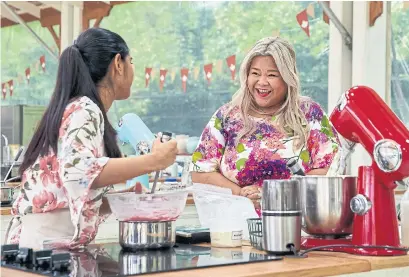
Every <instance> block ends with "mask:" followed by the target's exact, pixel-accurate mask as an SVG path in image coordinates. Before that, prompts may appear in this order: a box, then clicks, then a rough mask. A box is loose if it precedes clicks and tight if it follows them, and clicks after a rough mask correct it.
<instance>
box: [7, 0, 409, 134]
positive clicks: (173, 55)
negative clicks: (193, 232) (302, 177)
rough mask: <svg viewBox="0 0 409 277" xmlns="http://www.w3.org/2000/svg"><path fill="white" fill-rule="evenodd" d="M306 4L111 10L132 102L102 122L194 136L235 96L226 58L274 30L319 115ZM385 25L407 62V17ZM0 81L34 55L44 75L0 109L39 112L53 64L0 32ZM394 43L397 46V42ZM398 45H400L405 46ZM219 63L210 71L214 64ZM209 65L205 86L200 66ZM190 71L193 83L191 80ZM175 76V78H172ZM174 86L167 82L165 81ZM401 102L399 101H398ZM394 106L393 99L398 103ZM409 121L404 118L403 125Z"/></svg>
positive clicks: (26, 42) (318, 72)
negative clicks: (129, 72)
mask: <svg viewBox="0 0 409 277" xmlns="http://www.w3.org/2000/svg"><path fill="white" fill-rule="evenodd" d="M310 3H311V2H293V1H279V2H264V1H263V2H235V1H234V2H233V1H231V2H229V1H225V2H187V1H181V2H167V1H166V2H165V1H164V2H130V3H126V4H121V5H117V6H115V7H114V8H113V9H112V11H111V14H110V16H109V17H107V18H105V19H104V20H103V21H102V23H101V27H103V28H107V29H110V30H112V31H114V32H117V33H119V34H120V35H121V36H122V37H124V39H125V40H126V41H127V43H128V45H129V47H130V49H131V55H132V56H133V58H134V66H135V79H134V83H133V86H132V95H131V97H130V99H128V100H126V101H116V102H115V103H114V105H113V106H112V108H111V110H110V112H109V117H110V119H111V120H112V121H117V120H118V119H119V117H121V116H122V115H124V114H125V113H130V112H132V113H137V114H138V115H140V116H141V118H142V119H143V120H144V122H145V123H146V124H147V125H148V126H149V127H150V128H151V129H152V131H154V132H159V131H166V130H167V131H171V132H175V133H185V134H189V135H196V136H197V135H200V133H201V131H202V130H203V128H204V126H205V124H206V123H207V122H208V120H209V119H210V117H211V115H212V114H213V113H214V112H215V111H216V110H217V108H219V107H220V106H221V105H223V104H224V103H226V102H228V101H229V100H230V99H231V96H232V94H233V93H234V92H235V91H236V90H237V89H238V87H239V83H238V80H237V78H238V75H237V74H236V80H234V81H233V80H231V75H230V71H229V69H228V68H227V63H226V60H225V59H226V58H227V57H228V56H230V55H233V54H235V55H236V71H237V72H238V69H239V66H240V62H241V61H242V59H243V58H244V55H245V54H246V52H247V50H248V49H249V48H250V47H251V46H252V45H253V44H254V43H255V42H256V41H257V40H259V39H260V38H262V37H266V36H270V35H271V34H272V33H273V32H274V31H277V30H280V36H282V37H284V38H286V39H288V40H289V41H290V42H291V43H292V44H293V45H294V47H295V50H296V53H297V64H298V70H299V73H300V80H301V84H302V93H303V94H304V95H308V96H310V97H312V98H313V99H314V100H316V101H317V102H318V103H320V104H321V105H322V106H323V107H324V108H325V109H326V108H327V93H328V92H327V91H328V41H329V26H328V25H327V24H326V23H325V22H324V21H323V20H322V18H321V15H322V10H321V9H320V6H319V5H318V4H317V3H315V4H314V7H315V14H316V16H317V17H316V18H315V19H313V18H310V34H311V37H310V38H308V37H307V35H306V34H305V33H304V32H303V30H302V29H301V28H300V26H299V25H298V23H297V21H296V19H295V16H296V14H297V13H298V12H300V11H302V10H303V9H304V8H306V7H307V6H308V4H310ZM392 6H393V12H392V26H393V30H394V39H395V41H396V49H397V50H396V51H397V52H398V53H399V56H398V57H397V61H399V64H400V63H402V62H403V61H406V63H409V48H408V46H409V38H408V34H409V10H406V11H404V10H403V9H402V8H401V3H399V2H398V3H394V4H393V5H392ZM29 26H30V27H31V28H33V30H34V31H35V32H36V33H37V34H39V36H40V37H41V38H42V39H43V40H44V41H45V42H46V43H47V44H48V45H54V44H55V43H54V41H53V39H52V37H51V34H50V33H49V32H48V30H47V29H46V28H42V27H41V25H40V24H39V23H38V22H33V23H29ZM1 36H2V41H1V44H2V64H1V69H2V82H6V81H8V80H9V79H14V80H15V83H16V79H17V78H16V77H17V76H18V75H23V76H24V70H25V69H26V68H27V66H29V65H33V64H35V63H36V61H37V60H38V59H39V57H40V56H41V55H44V54H45V56H46V66H47V70H46V72H45V73H43V72H42V70H41V68H39V69H35V68H31V71H32V78H31V80H30V84H29V85H28V84H26V83H25V84H16V85H15V91H14V95H13V97H11V98H10V97H7V98H6V100H4V101H2V105H16V104H29V105H47V103H48V101H49V98H50V95H51V93H52V91H53V87H54V84H55V76H56V71H57V60H55V59H53V58H52V57H51V56H50V55H49V54H48V53H47V52H46V51H45V49H44V48H42V46H41V45H39V43H38V42H37V41H36V40H35V39H34V38H33V37H32V36H31V35H30V34H29V33H28V32H27V31H26V30H25V29H24V28H23V27H22V26H18V25H17V26H12V27H7V28H2V33H1ZM398 38H399V39H398ZM405 42H406V44H405ZM218 61H219V63H220V61H221V63H222V65H223V66H222V68H221V70H222V71H221V72H218V69H217V66H216V65H217V63H218ZM207 63H213V74H212V81H211V84H210V85H208V84H207V81H206V80H205V77H204V70H203V65H204V64H207ZM145 67H153V68H154V69H153V79H152V80H151V81H150V84H149V86H148V87H147V88H145ZM182 67H186V68H188V69H189V79H188V81H187V92H186V93H183V92H182V86H181V79H180V69H181V68H182ZM159 68H165V69H168V73H167V76H166V80H165V86H164V89H163V91H160V90H159ZM194 68H198V69H199V77H198V79H197V80H195V78H194ZM396 68H397V70H395V71H393V74H394V77H393V78H395V77H397V78H399V80H400V84H401V86H402V91H403V93H404V95H403V97H404V98H406V99H408V98H409V75H408V73H407V72H404V71H402V68H403V67H402V66H400V67H396ZM173 72H175V73H173ZM173 74H175V75H174V80H173V81H172V76H173ZM401 98H402V97H401ZM401 98H397V97H396V93H395V89H394V86H392V107H393V109H394V110H395V111H396V112H397V114H398V115H399V116H401V118H402V117H403V116H405V113H406V117H409V111H405V109H404V106H403V105H404V104H403V103H402V101H401ZM399 99H400V100H399ZM408 120H409V119H408Z"/></svg>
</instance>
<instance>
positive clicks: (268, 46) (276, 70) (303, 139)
mask: <svg viewBox="0 0 409 277" xmlns="http://www.w3.org/2000/svg"><path fill="white" fill-rule="evenodd" d="M240 83H241V87H240V88H239V90H238V91H237V92H236V93H235V95H234V96H233V99H232V101H230V102H229V103H227V104H225V105H223V106H222V107H220V108H219V109H218V110H217V111H216V113H214V115H213V116H212V118H211V119H210V121H209V123H208V124H207V126H206V127H205V129H204V131H203V133H202V135H201V138H200V143H199V145H198V147H197V149H196V151H195V152H194V153H193V156H192V159H193V169H192V170H193V172H192V180H193V182H197V183H205V184H212V185H216V186H220V187H225V188H230V189H231V190H232V192H233V194H235V195H242V196H245V197H248V198H250V199H251V200H252V201H253V202H254V203H255V205H256V207H257V206H258V205H259V204H258V202H259V201H258V200H259V198H260V187H261V185H262V182H263V180H265V179H286V178H289V177H290V176H291V172H290V170H289V169H288V167H287V162H288V160H289V159H295V160H296V161H297V163H298V164H299V165H300V166H301V168H302V169H303V170H304V171H305V173H306V174H311V175H325V174H326V173H327V171H328V167H329V165H330V164H331V162H332V160H333V158H334V155H335V154H336V152H337V150H338V145H339V142H338V138H337V135H336V133H335V130H334V129H333V128H332V126H331V125H330V123H329V121H328V117H327V115H326V114H325V112H324V111H323V109H322V108H321V107H320V106H319V104H317V103H316V102H314V101H313V100H311V99H310V98H308V97H303V96H301V95H300V90H301V89H300V81H299V77H298V72H297V67H296V57H295V52H294V49H293V47H292V46H291V45H290V44H289V42H288V41H286V40H284V39H282V38H280V37H267V38H264V39H261V40H259V41H258V42H257V43H256V44H255V45H254V47H253V48H252V49H251V50H250V52H249V53H248V54H247V55H246V57H245V58H244V60H243V62H242V64H241V67H240Z"/></svg>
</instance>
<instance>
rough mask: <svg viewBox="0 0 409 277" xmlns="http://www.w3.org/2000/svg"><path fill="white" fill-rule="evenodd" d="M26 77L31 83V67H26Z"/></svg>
mask: <svg viewBox="0 0 409 277" xmlns="http://www.w3.org/2000/svg"><path fill="white" fill-rule="evenodd" d="M19 76H20V75H19ZM26 79H27V83H28V84H29V83H30V68H29V67H28V68H27V69H26Z"/></svg>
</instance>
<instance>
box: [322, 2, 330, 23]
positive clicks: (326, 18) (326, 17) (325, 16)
mask: <svg viewBox="0 0 409 277" xmlns="http://www.w3.org/2000/svg"><path fill="white" fill-rule="evenodd" d="M324 3H325V4H327V5H328V8H329V7H330V4H329V1H324ZM322 19H323V20H324V22H325V23H327V24H329V17H328V15H327V14H326V13H325V11H323V12H322Z"/></svg>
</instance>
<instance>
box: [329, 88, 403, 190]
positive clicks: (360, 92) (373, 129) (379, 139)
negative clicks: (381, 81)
mask: <svg viewBox="0 0 409 277" xmlns="http://www.w3.org/2000/svg"><path fill="white" fill-rule="evenodd" d="M330 121H331V122H332V124H333V126H334V128H335V129H336V130H337V131H338V132H339V134H341V135H342V136H343V137H344V138H345V139H346V140H347V141H349V142H350V143H360V144H361V145H362V146H363V147H364V148H365V150H366V151H367V152H368V153H369V155H370V156H371V157H372V159H373V161H374V164H373V167H374V170H375V172H376V175H377V176H378V177H379V178H381V179H382V180H383V181H384V183H390V182H391V181H401V180H403V179H404V178H406V177H408V176H409V130H408V129H407V128H406V127H405V125H404V124H403V123H402V122H401V121H400V120H399V118H398V117H397V116H396V115H395V114H394V113H393V111H392V110H391V109H390V107H389V106H388V105H387V104H386V103H385V102H384V101H383V100H382V98H381V97H380V96H379V95H378V94H377V93H376V92H375V91H374V90H373V89H371V88H369V87H365V86H355V87H352V88H351V89H349V90H347V91H346V92H345V93H344V94H343V95H341V97H340V99H339V101H338V104H337V106H336V108H335V109H334V111H333V112H332V114H331V116H330Z"/></svg>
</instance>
